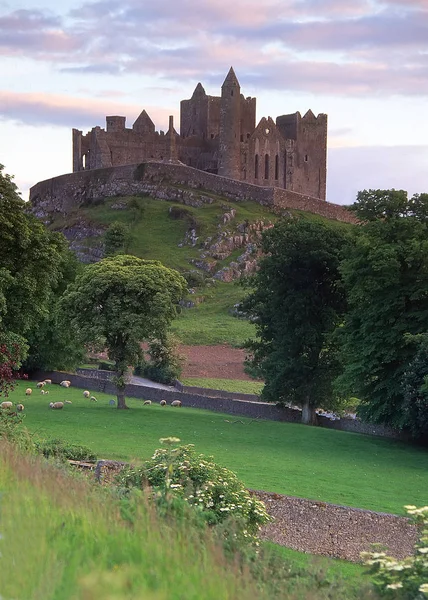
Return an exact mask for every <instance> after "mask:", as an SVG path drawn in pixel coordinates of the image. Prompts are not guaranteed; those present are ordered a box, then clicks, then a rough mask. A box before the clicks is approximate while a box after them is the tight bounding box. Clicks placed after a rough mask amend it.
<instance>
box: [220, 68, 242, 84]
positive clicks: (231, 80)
mask: <svg viewBox="0 0 428 600" xmlns="http://www.w3.org/2000/svg"><path fill="white" fill-rule="evenodd" d="M223 86H227V87H230V86H237V87H241V86H240V85H239V81H238V78H237V77H236V75H235V71H234V70H233V67H230V69H229V73H228V74H227V75H226V79H225V80H224V81H223V85H222V86H221V87H223Z"/></svg>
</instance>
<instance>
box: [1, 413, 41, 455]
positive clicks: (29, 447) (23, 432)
mask: <svg viewBox="0 0 428 600" xmlns="http://www.w3.org/2000/svg"><path fill="white" fill-rule="evenodd" d="M24 418H25V415H23V414H22V413H18V412H16V411H15V410H13V409H12V410H10V409H7V408H0V439H3V440H6V441H8V442H9V443H11V444H13V445H14V446H16V447H17V448H19V449H20V450H21V451H24V452H29V453H32V452H34V449H35V444H34V440H33V438H32V436H31V434H30V432H29V431H28V429H27V428H26V427H24V425H23V420H24Z"/></svg>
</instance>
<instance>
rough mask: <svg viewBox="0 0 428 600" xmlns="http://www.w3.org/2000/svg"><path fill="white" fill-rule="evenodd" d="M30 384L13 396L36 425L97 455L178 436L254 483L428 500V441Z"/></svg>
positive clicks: (358, 499)
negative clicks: (116, 403) (418, 443)
mask: <svg viewBox="0 0 428 600" xmlns="http://www.w3.org/2000/svg"><path fill="white" fill-rule="evenodd" d="M27 385H30V386H31V387H35V383H33V382H32V383H31V384H29V383H28V382H21V383H20V384H19V387H18V388H17V389H16V390H15V391H14V392H13V394H12V395H11V399H12V400H13V401H15V402H20V401H23V403H24V404H25V407H26V408H25V415H26V418H25V425H26V426H27V427H28V428H29V429H30V431H31V432H34V433H37V434H38V435H39V436H41V437H45V438H53V437H60V438H63V439H64V440H67V441H69V442H72V443H78V444H84V445H87V446H89V447H90V448H91V449H92V450H94V451H95V452H96V453H97V454H98V456H99V457H100V458H110V459H120V460H136V459H146V458H148V457H149V456H150V455H151V454H152V453H153V451H154V449H155V448H157V447H159V442H158V440H159V438H161V437H168V436H177V437H179V438H180V439H181V440H182V442H183V443H184V444H190V443H192V444H195V447H196V449H197V450H198V451H200V452H202V453H204V454H207V455H213V456H214V458H215V460H216V461H218V462H219V463H220V464H222V465H224V466H226V467H228V468H230V469H232V470H233V471H235V472H236V473H237V475H238V476H239V477H240V478H241V479H242V480H243V481H244V482H245V484H246V485H247V486H248V487H249V488H253V489H260V490H266V491H271V492H278V493H284V494H289V495H293V496H299V497H305V498H312V499H317V500H322V501H326V502H334V503H337V504H342V505H348V506H355V507H360V508H368V509H373V510H379V511H385V512H392V513H397V514H404V510H403V506H404V505H405V504H415V505H425V504H426V502H427V492H428V452H427V450H426V449H423V448H419V447H414V446H411V445H407V444H404V443H399V442H396V441H393V440H388V439H383V438H379V437H371V436H362V435H358V434H352V433H345V432H340V431H332V430H328V429H322V428H311V427H307V426H304V425H299V424H291V423H277V422H273V421H254V420H253V421H251V420H250V419H245V418H242V417H239V418H235V417H232V416H230V415H224V414H220V413H213V412H209V411H205V410H198V409H190V408H185V407H183V408H181V409H178V408H173V407H171V406H166V407H161V406H159V405H155V404H152V405H151V406H143V404H142V402H141V401H139V400H133V399H130V400H129V405H130V407H131V408H132V410H129V411H117V410H116V409H115V408H113V407H111V406H109V404H108V400H109V399H110V398H111V396H107V395H105V394H95V395H96V396H97V398H98V402H97V403H90V402H89V401H87V400H85V399H84V398H83V396H82V390H78V389H73V388H70V389H63V388H60V387H59V386H57V385H52V386H50V387H49V389H50V395H49V396H41V395H40V393H39V392H38V390H36V389H35V390H34V392H33V395H32V396H31V397H28V398H26V397H25V395H24V390H25V388H26V387H27ZM65 399H70V400H72V402H73V404H71V405H66V406H65V407H64V410H62V411H53V410H50V409H49V408H48V404H49V401H52V400H55V401H56V400H65ZM233 421H238V422H235V423H234V422H233ZM241 421H242V422H241Z"/></svg>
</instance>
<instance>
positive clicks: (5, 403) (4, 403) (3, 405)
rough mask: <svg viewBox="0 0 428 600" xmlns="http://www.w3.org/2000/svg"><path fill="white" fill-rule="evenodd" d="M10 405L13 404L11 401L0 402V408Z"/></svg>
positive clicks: (9, 406) (10, 406)
mask: <svg viewBox="0 0 428 600" xmlns="http://www.w3.org/2000/svg"><path fill="white" fill-rule="evenodd" d="M12 406H13V403H12V402H9V401H6V402H2V403H1V404H0V408H12Z"/></svg>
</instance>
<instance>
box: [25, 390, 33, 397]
mask: <svg viewBox="0 0 428 600" xmlns="http://www.w3.org/2000/svg"><path fill="white" fill-rule="evenodd" d="M32 393H33V390H32V389H31V388H27V389H26V390H25V395H26V396H31V394H32Z"/></svg>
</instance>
